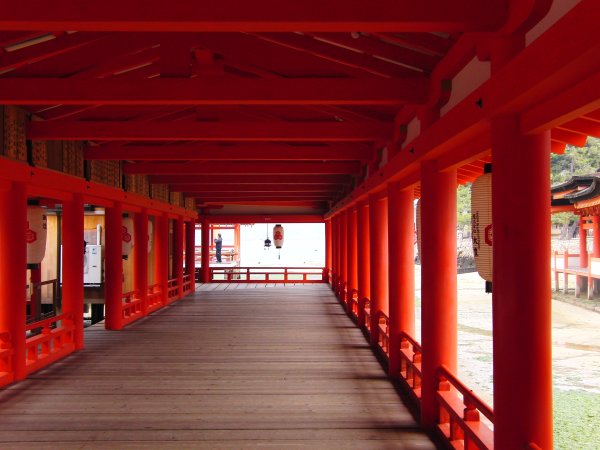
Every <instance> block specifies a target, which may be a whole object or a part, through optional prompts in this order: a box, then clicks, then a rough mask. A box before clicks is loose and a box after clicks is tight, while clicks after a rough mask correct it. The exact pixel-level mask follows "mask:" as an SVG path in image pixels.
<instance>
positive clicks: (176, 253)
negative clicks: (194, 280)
mask: <svg viewBox="0 0 600 450" xmlns="http://www.w3.org/2000/svg"><path fill="white" fill-rule="evenodd" d="M173 278H176V279H177V287H178V289H177V296H178V297H179V298H182V297H183V217H178V218H177V219H176V220H174V221H173Z"/></svg>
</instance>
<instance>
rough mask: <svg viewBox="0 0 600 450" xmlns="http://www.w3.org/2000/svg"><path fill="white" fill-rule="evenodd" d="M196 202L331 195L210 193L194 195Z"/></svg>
mask: <svg viewBox="0 0 600 450" xmlns="http://www.w3.org/2000/svg"><path fill="white" fill-rule="evenodd" d="M195 197H196V199H198V201H205V202H207V201H211V202H213V201H220V200H221V199H236V200H239V201H240V203H244V201H245V200H248V201H252V200H327V199H330V198H332V197H333V195H331V194H327V193H324V194H319V193H307V194H303V193H299V192H296V193H294V192H291V193H279V192H270V193H269V192H262V193H261V192H223V193H218V192H210V193H201V194H196V195H195Z"/></svg>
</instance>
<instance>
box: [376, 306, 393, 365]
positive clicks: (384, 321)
mask: <svg viewBox="0 0 600 450" xmlns="http://www.w3.org/2000/svg"><path fill="white" fill-rule="evenodd" d="M377 328H378V333H377V335H378V337H377V344H378V345H379V348H381V350H383V352H384V353H385V354H386V356H387V357H388V358H389V356H390V334H389V328H390V319H389V317H388V316H386V315H385V313H384V312H383V311H379V317H378V318H377Z"/></svg>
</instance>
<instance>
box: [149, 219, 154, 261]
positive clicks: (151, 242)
mask: <svg viewBox="0 0 600 450" xmlns="http://www.w3.org/2000/svg"><path fill="white" fill-rule="evenodd" d="M153 243H154V224H153V223H152V221H151V220H150V219H148V253H150V252H151V251H152V244H153Z"/></svg>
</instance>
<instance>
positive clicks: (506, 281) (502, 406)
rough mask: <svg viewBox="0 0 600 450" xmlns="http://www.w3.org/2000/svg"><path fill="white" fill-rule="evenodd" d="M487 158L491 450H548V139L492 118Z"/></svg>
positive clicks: (510, 119) (508, 120) (516, 122)
mask: <svg viewBox="0 0 600 450" xmlns="http://www.w3.org/2000/svg"><path fill="white" fill-rule="evenodd" d="M492 152H493V161H494V166H493V170H492V182H493V191H492V216H493V224H494V246H493V252H494V273H493V275H494V285H493V316H494V319H493V330H494V331H493V332H494V335H493V336H494V415H495V423H494V430H495V432H494V446H495V448H498V449H504V448H506V449H512V448H526V447H527V446H528V444H529V443H535V444H536V445H537V446H539V447H540V448H552V359H551V353H552V339H551V331H552V322H551V287H550V277H551V275H550V253H551V252H550V220H549V218H550V202H549V201H548V192H549V191H550V177H549V173H550V132H546V133H541V134H537V135H531V136H524V135H521V134H520V132H519V119H518V118H517V117H508V118H502V119H494V120H493V121H492ZM515 198H519V201H518V202H515V201H514V199H515ZM515 217H518V218H519V220H515ZM423 355H425V350H423Z"/></svg>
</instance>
